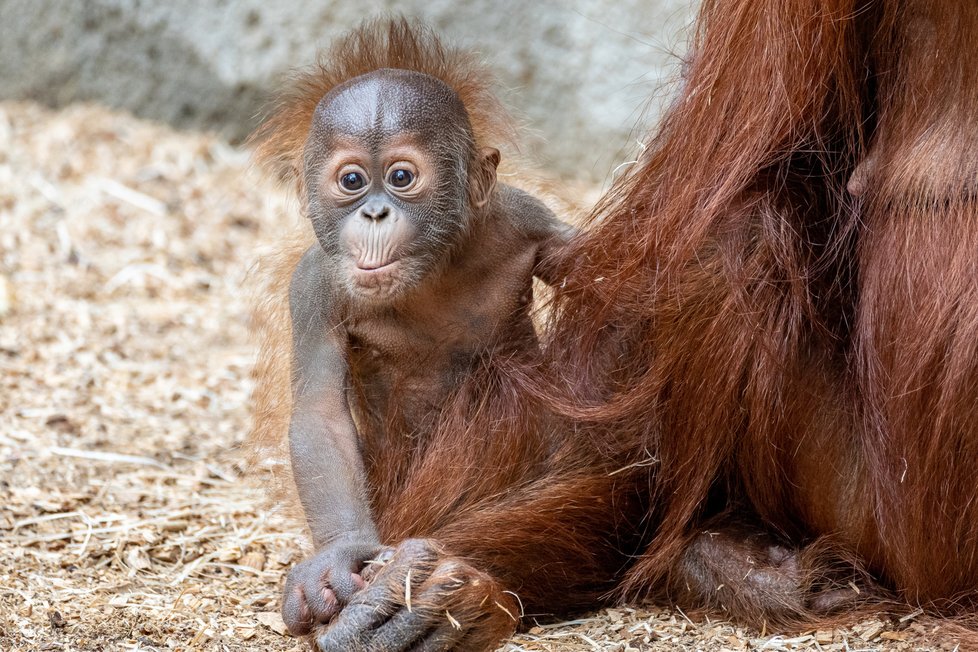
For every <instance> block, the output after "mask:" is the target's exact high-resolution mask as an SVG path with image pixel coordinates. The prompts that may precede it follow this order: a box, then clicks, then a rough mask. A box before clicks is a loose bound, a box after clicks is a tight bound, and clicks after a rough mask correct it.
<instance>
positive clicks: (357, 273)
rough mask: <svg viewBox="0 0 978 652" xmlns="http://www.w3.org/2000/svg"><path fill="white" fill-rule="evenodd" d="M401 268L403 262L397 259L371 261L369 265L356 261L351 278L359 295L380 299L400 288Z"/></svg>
mask: <svg viewBox="0 0 978 652" xmlns="http://www.w3.org/2000/svg"><path fill="white" fill-rule="evenodd" d="M400 268H401V261H400V259H397V258H394V259H390V260H387V261H384V262H379V261H378V262H374V261H371V262H370V263H369V264H368V263H365V262H363V261H356V262H354V264H353V269H352V270H351V272H352V273H351V274H350V277H351V280H352V281H353V284H354V287H355V288H356V289H357V292H358V293H359V294H361V295H372V296H375V297H377V298H380V297H383V296H387V295H389V294H390V293H391V292H393V291H394V290H395V288H396V287H398V285H399V283H398V277H399V276H400V272H401V269H400Z"/></svg>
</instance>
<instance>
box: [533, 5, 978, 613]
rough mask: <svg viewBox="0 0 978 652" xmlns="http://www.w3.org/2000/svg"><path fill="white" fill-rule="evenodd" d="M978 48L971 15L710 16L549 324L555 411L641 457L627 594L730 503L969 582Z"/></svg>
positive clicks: (887, 572)
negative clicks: (647, 536) (650, 525)
mask: <svg viewBox="0 0 978 652" xmlns="http://www.w3.org/2000/svg"><path fill="white" fill-rule="evenodd" d="M976 43H978V3H975V2H971V1H969V0H941V1H938V2H931V1H928V0H877V1H873V2H863V1H855V0H828V1H824V2H823V1H819V2H813V1H809V0H708V1H707V2H705V3H704V5H703V8H702V11H701V15H700V18H699V22H698V25H697V34H696V38H695V41H694V43H693V47H692V51H691V54H690V67H689V71H688V74H687V77H686V78H685V80H684V81H685V84H684V88H683V90H682V92H681V94H680V95H679V97H677V98H676V99H675V101H674V103H673V105H672V107H671V109H670V110H669V111H668V113H667V114H666V116H665V118H664V120H663V122H662V125H661V127H660V128H659V130H658V132H657V133H656V135H655V137H654V138H653V139H652V141H651V142H650V143H649V144H648V147H647V150H646V153H645V154H644V155H643V157H642V158H641V160H640V161H639V162H638V164H637V165H636V166H635V168H634V170H633V171H632V173H631V174H630V175H629V176H628V178H627V179H626V180H625V181H623V182H622V183H621V184H619V185H618V186H617V187H616V188H615V189H614V190H613V192H612V193H611V194H609V195H608V196H607V197H606V198H605V200H604V202H603V204H602V206H601V207H599V209H598V210H597V211H596V212H595V214H594V216H593V219H592V223H591V228H590V229H589V230H588V232H587V234H586V235H585V236H584V237H582V238H581V239H580V241H579V242H578V243H577V248H576V250H575V251H572V252H570V254H569V255H568V257H567V278H568V280H567V284H566V286H565V287H564V289H563V290H562V291H561V292H559V293H558V296H557V298H556V304H555V306H556V312H555V314H556V318H555V321H554V323H553V324H552V327H551V328H552V342H553V345H552V346H551V353H552V355H553V357H554V358H555V359H557V360H558V361H559V363H558V364H554V365H552V366H551V367H550V368H552V369H557V370H561V372H562V373H561V374H560V375H559V377H558V378H557V379H556V380H557V382H558V385H560V386H561V387H563V388H564V390H565V393H566V394H567V396H566V397H565V398H564V399H563V400H562V401H561V404H562V408H563V409H564V411H566V412H569V413H573V414H577V415H579V416H586V417H587V418H588V419H596V420H598V421H601V422H603V423H604V424H605V428H603V429H602V431H604V432H605V435H604V436H605V437H607V436H608V435H607V433H614V440H615V443H616V444H617V445H620V446H623V447H624V448H626V449H635V448H637V447H642V448H645V449H647V450H649V451H652V452H653V454H654V456H655V458H656V460H657V464H656V466H655V467H654V472H653V477H652V482H651V487H652V501H651V504H652V505H653V506H654V509H653V510H652V511H653V512H654V513H655V514H656V515H657V518H656V519H655V521H654V526H655V531H654V533H653V535H652V538H651V541H650V543H649V545H648V547H647V548H646V550H645V552H644V553H643V555H642V558H641V559H640V560H639V561H638V563H637V564H635V565H634V566H633V567H632V568H631V569H630V571H629V573H628V576H627V578H626V579H625V581H624V584H623V588H624V590H625V591H626V593H628V594H632V595H634V594H636V593H639V594H641V593H649V592H656V591H657V590H659V588H660V587H661V586H662V585H663V583H664V582H665V581H666V579H667V578H668V577H669V576H670V575H671V574H673V573H674V572H675V569H676V565H677V560H680V559H681V557H682V555H683V550H684V549H685V547H686V546H687V545H688V542H689V538H690V535H692V534H694V533H696V532H697V531H698V530H699V529H701V526H700V525H699V524H700V523H701V522H702V519H704V518H705V517H708V516H711V514H714V513H718V512H723V511H725V510H726V511H734V512H736V515H737V518H738V519H740V518H743V517H744V516H747V517H748V518H750V519H754V520H755V521H756V522H758V523H763V524H765V525H766V527H767V528H768V529H770V530H774V531H775V532H776V533H777V534H780V535H782V536H784V537H787V539H788V540H789V541H793V542H794V543H796V544H799V543H804V542H806V541H812V540H814V539H815V538H816V537H825V536H829V537H830V540H831V541H832V542H833V543H834V544H836V545H838V546H841V548H842V549H843V550H847V551H849V552H850V553H853V554H855V555H856V557H857V559H858V560H859V562H860V564H861V565H864V566H865V567H866V568H868V569H869V570H870V571H872V572H873V573H874V574H875V575H876V576H877V577H878V578H879V579H880V580H881V582H882V584H883V585H884V586H887V587H890V588H893V589H896V590H897V591H898V592H899V594H900V595H901V596H902V597H903V598H904V599H906V600H910V601H912V602H915V603H916V602H921V601H922V602H933V603H935V604H936V605H937V606H942V605H943V606H947V605H949V603H950V601H952V600H954V599H956V598H961V596H962V595H966V596H969V597H970V596H972V595H973V594H974V592H975V591H976V589H978V501H976V500H975V496H976V494H978V474H976V472H975V460H978V274H976V272H978V203H976V202H978V47H976V45H975V44H976ZM609 425H610V426H611V427H609ZM824 541H825V539H822V542H823V543H824ZM745 608H747V609H749V607H745ZM753 615H754V616H755V617H763V614H753Z"/></svg>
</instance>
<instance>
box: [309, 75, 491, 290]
mask: <svg viewBox="0 0 978 652" xmlns="http://www.w3.org/2000/svg"><path fill="white" fill-rule="evenodd" d="M493 156H496V157H498V152H495V150H492V151H489V152H486V153H484V154H483V160H480V161H477V164H480V165H483V166H485V169H486V170H487V171H488V172H489V173H491V174H492V176H493V177H494V176H495V161H496V160H498V159H493V158H492V157H493ZM474 157H475V152H474V151H473V142H472V134H471V130H470V128H469V125H468V118H467V117H466V113H465V108H464V107H463V106H462V104H461V102H460V101H459V99H458V97H457V96H456V95H455V93H454V92H453V91H452V90H451V89H450V88H448V87H447V86H445V85H444V84H443V83H441V82H440V81H438V80H436V79H434V78H433V77H429V76H427V75H422V74H420V73H414V72H409V71H404V70H389V69H388V70H379V71H377V72H374V73H371V74H369V75H364V76H362V77H358V78H356V79H354V80H351V81H349V82H347V83H345V84H343V85H341V86H339V87H338V88H336V89H334V90H333V91H332V92H331V93H330V94H329V95H327V96H326V97H324V98H323V99H322V101H321V102H320V103H319V106H318V107H317V109H316V112H315V115H314V117H313V124H312V129H311V130H310V135H309V139H308V141H307V146H306V155H305V177H306V178H305V181H306V187H307V188H308V197H307V200H308V205H309V214H310V216H311V217H312V219H313V227H314V229H315V232H316V235H317V237H318V239H319V242H320V244H321V245H322V247H323V251H324V252H325V253H326V254H327V255H328V256H329V257H330V258H331V259H332V261H333V262H334V264H335V265H336V266H337V267H338V268H339V269H340V270H342V273H341V275H340V276H341V278H342V282H343V283H344V285H345V287H346V290H347V292H348V293H349V294H350V295H351V296H352V297H354V298H356V299H359V300H364V299H376V300H378V301H389V300H390V299H391V298H393V297H394V296H396V295H400V294H403V293H405V292H408V291H409V290H410V289H411V288H412V287H414V286H416V285H417V284H418V283H420V282H421V281H422V280H423V279H424V278H425V277H427V276H429V275H430V274H431V273H432V271H433V270H434V268H436V267H437V266H438V265H439V264H440V263H443V262H444V261H446V260H447V259H448V257H449V251H450V249H451V247H453V246H454V245H455V244H457V243H458V242H459V239H460V237H461V234H462V232H464V231H465V230H466V229H467V228H468V227H469V222H470V215H469V212H468V211H467V210H466V194H467V191H468V179H467V168H468V166H469V163H470V161H472V160H473V159H474ZM486 157H489V158H490V160H485V159H486Z"/></svg>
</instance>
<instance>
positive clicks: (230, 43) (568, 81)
mask: <svg viewBox="0 0 978 652" xmlns="http://www.w3.org/2000/svg"><path fill="white" fill-rule="evenodd" d="M695 1H696V0H645V1H644V2H643V1H641V0H614V2H612V1H611V0H575V1H572V2H559V1H557V0H547V1H534V0H499V1H496V2H492V1H490V0H455V1H453V0H402V1H400V2H394V1H392V0H387V1H384V0H361V1H358V0H295V1H291V2H289V1H282V2H267V0H238V1H232V0H170V1H163V0H0V97H4V98H32V99H38V100H41V101H44V102H46V103H49V104H54V105H61V104H64V103H67V102H71V101H76V100H95V101H100V102H104V103H107V104H109V105H112V106H117V107H123V108H127V109H130V110H132V111H134V112H135V113H137V114H138V115H141V116H145V117H150V118H156V119H160V120H165V121H168V122H172V123H174V124H176V125H180V126H186V127H204V128H211V129H217V130H219V131H221V132H222V133H224V134H226V135H228V136H230V137H232V138H241V137H242V136H243V135H245V134H247V133H248V132H249V131H250V130H251V129H252V128H253V127H254V125H255V116H256V115H257V113H258V112H259V110H260V108H261V106H262V104H263V102H264V101H265V100H266V99H267V97H268V93H269V91H270V90H273V89H274V88H275V87H276V84H277V83H278V82H279V81H280V80H281V77H282V74H283V73H284V71H286V70H288V69H289V68H290V67H295V66H302V65H305V64H307V63H310V62H312V61H313V60H314V59H315V55H316V51H317V49H318V47H320V46H322V45H323V44H325V43H328V42H329V40H330V39H331V38H332V37H333V36H335V35H336V34H338V33H340V32H342V31H344V30H346V29H348V28H350V27H351V26H353V25H356V24H357V23H358V22H359V21H360V20H361V18H363V17H365V16H371V15H376V14H379V13H385V12H387V13H389V12H395V11H396V12H401V13H404V14H407V15H412V16H421V17H422V18H424V19H426V20H427V21H428V22H430V23H431V24H433V25H434V26H435V27H437V28H438V29H439V30H440V31H442V32H443V33H444V34H445V35H446V36H447V37H448V38H449V39H451V40H453V41H454V42H457V43H462V44H465V45H468V46H471V47H474V48H476V49H478V50H480V51H482V52H484V53H485V54H486V55H488V56H489V58H490V60H491V61H492V62H493V64H494V66H495V68H496V69H497V70H498V72H499V75H500V77H501V79H502V81H503V83H504V85H505V86H506V87H507V88H508V89H509V92H508V93H507V95H506V99H507V101H508V103H509V104H510V105H512V106H515V107H517V109H518V110H519V111H520V112H522V114H523V115H524V116H525V117H526V118H527V120H528V122H529V124H530V126H531V127H532V129H533V133H531V137H530V141H529V142H530V145H529V150H530V151H529V153H531V154H534V155H536V156H537V157H538V159H539V162H540V164H541V165H544V166H546V167H548V168H550V169H552V170H554V171H557V172H560V173H561V174H564V175H565V176H567V177H577V178H582V179H599V180H600V179H603V178H605V177H606V176H607V174H608V173H609V171H610V170H611V168H612V167H613V166H614V165H615V164H616V163H617V162H620V161H621V160H624V159H625V158H627V157H628V156H629V155H630V154H631V153H632V151H633V150H634V138H635V136H636V135H640V133H641V132H638V134H633V133H632V127H633V126H634V125H636V124H637V122H638V121H639V119H640V118H642V115H643V112H644V111H645V109H646V107H647V105H648V100H649V98H650V97H652V96H653V94H654V93H655V92H656V90H657V89H661V88H662V87H663V83H664V82H666V81H668V80H674V79H675V78H676V77H677V75H678V69H679V59H678V56H679V55H681V54H682V53H683V51H684V44H685V38H686V31H687V29H686V28H687V26H688V24H689V23H690V22H691V20H692V16H693V13H694V11H695V7H694V4H695ZM660 97H661V92H660ZM657 109H658V103H655V102H653V104H652V106H651V107H650V113H649V118H648V119H647V120H646V122H648V121H649V119H651V118H654V117H655V113H656V111H657Z"/></svg>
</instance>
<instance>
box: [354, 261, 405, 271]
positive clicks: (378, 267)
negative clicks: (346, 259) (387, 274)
mask: <svg viewBox="0 0 978 652" xmlns="http://www.w3.org/2000/svg"><path fill="white" fill-rule="evenodd" d="M399 262H400V261H399V260H398V259H397V258H395V259H394V260H389V261H387V262H386V263H380V264H371V263H367V264H363V263H356V268H357V271H358V272H366V273H368V274H372V273H375V272H381V271H387V270H389V269H391V268H392V267H394V266H395V265H397V264H398V263H399Z"/></svg>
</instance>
